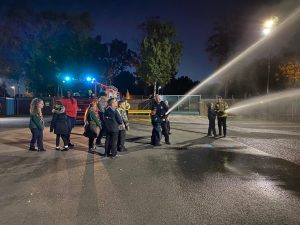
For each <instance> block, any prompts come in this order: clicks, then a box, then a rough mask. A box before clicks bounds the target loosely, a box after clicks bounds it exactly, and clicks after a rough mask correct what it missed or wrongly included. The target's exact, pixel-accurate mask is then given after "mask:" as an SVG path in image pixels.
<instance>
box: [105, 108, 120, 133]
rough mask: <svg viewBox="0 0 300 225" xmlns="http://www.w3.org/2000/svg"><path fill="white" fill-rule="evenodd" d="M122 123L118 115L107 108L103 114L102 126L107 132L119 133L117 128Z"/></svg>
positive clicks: (115, 111)
mask: <svg viewBox="0 0 300 225" xmlns="http://www.w3.org/2000/svg"><path fill="white" fill-rule="evenodd" d="M122 123H123V120H122V118H121V115H120V113H119V112H118V111H117V110H113V109H112V108H111V107H107V108H106V110H105V113H104V124H105V128H106V130H107V131H108V132H119V126H120V125H121V124H122Z"/></svg>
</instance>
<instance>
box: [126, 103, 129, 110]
mask: <svg viewBox="0 0 300 225" xmlns="http://www.w3.org/2000/svg"><path fill="white" fill-rule="evenodd" d="M129 109H130V104H129V103H128V102H125V110H129Z"/></svg>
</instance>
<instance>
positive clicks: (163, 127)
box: [161, 120, 169, 142]
mask: <svg viewBox="0 0 300 225" xmlns="http://www.w3.org/2000/svg"><path fill="white" fill-rule="evenodd" d="M161 130H162V131H161V133H162V134H163V135H164V136H165V142H169V130H168V126H167V121H166V120H164V121H162V123H161Z"/></svg>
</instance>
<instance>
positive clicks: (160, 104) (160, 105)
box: [151, 95, 171, 145]
mask: <svg viewBox="0 0 300 225" xmlns="http://www.w3.org/2000/svg"><path fill="white" fill-rule="evenodd" d="M151 109H152V110H154V109H156V113H157V115H158V116H159V117H160V119H161V124H160V125H161V129H162V134H163V135H164V136H165V143H166V144H168V145H170V144H171V143H170V137H169V131H168V128H167V115H166V113H167V112H168V110H169V107H168V106H167V105H166V104H165V102H164V101H161V99H160V95H156V96H155V101H154V103H153V105H152V108H151Z"/></svg>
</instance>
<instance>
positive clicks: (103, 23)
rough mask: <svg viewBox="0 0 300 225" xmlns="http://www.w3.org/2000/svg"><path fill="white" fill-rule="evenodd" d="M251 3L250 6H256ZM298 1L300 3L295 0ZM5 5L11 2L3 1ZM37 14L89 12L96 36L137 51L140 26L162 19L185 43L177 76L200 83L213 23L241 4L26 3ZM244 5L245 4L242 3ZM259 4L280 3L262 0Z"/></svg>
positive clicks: (189, 0) (208, 68) (171, 0)
mask: <svg viewBox="0 0 300 225" xmlns="http://www.w3.org/2000/svg"><path fill="white" fill-rule="evenodd" d="M253 1H256V0H252V1H249V2H251V3H252V2H253ZM296 1H298V0H296ZM0 2H1V3H2V5H5V4H6V3H8V2H12V1H9V0H0ZM27 2H28V3H29V5H31V6H33V8H34V9H35V10H44V9H47V10H49V9H50V10H54V11H65V12H89V13H90V14H91V15H92V18H93V20H94V22H95V30H94V34H99V35H100V36H102V39H103V41H104V42H110V41H111V40H112V39H114V38H118V39H121V40H123V41H125V42H127V43H128V44H129V47H130V48H131V49H133V50H137V49H138V42H139V41H140V40H141V36H142V34H141V32H140V31H139V30H138V28H137V27H138V25H139V24H140V23H141V22H144V21H146V19H147V18H149V17H153V16H159V17H160V18H161V19H162V20H163V21H170V22H172V23H173V24H174V25H175V26H176V29H177V34H178V39H179V40H180V41H181V42H182V43H183V56H182V62H181V64H180V67H179V73H178V76H184V75H187V76H189V77H190V78H192V79H193V80H201V79H203V78H205V77H206V76H208V75H209V73H210V72H212V71H213V69H214V65H213V64H212V63H210V62H209V61H208V55H207V53H206V52H205V45H206V40H207V38H208V36H209V34H210V31H211V29H212V26H213V23H214V21H216V20H217V19H218V18H220V17H222V16H223V15H225V14H230V13H231V12H233V8H236V5H237V4H238V3H239V2H240V3H239V4H243V5H244V6H245V4H246V3H245V2H246V1H240V0H239V1H238V0H198V1H197V0H194V1H193V0H107V1H102V0H83V1H82V0H39V1H37V0H27ZM241 2H242V3H241ZM259 2H281V1H280V0H274V1H271V0H260V1H259Z"/></svg>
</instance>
